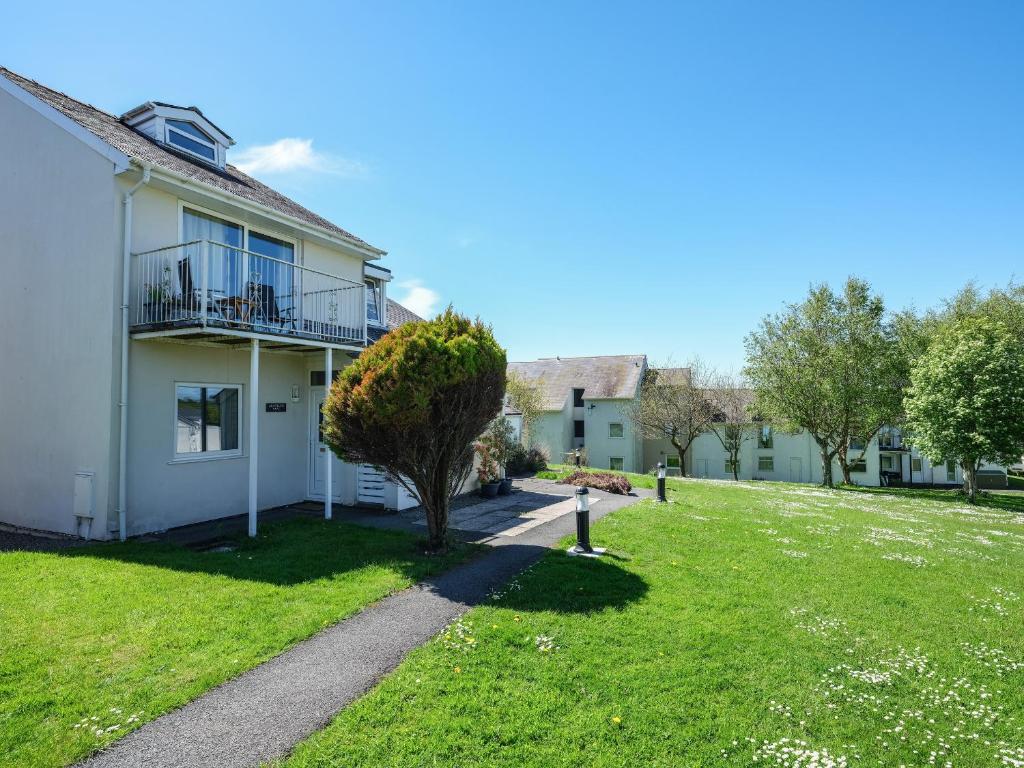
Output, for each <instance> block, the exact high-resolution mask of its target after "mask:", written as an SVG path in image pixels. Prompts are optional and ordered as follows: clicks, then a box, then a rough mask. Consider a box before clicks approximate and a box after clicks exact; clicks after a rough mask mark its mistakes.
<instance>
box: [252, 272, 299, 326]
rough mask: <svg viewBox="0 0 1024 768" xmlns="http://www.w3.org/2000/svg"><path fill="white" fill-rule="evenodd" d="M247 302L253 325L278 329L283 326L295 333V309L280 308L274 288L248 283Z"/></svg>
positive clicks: (292, 307)
mask: <svg viewBox="0 0 1024 768" xmlns="http://www.w3.org/2000/svg"><path fill="white" fill-rule="evenodd" d="M249 302H250V304H251V306H252V309H251V318H252V322H253V323H254V324H255V325H263V326H267V327H273V328H278V329H281V330H284V328H285V326H288V327H290V329H291V330H292V332H294V331H295V307H294V305H289V306H286V307H282V306H281V304H280V302H279V301H278V299H277V296H276V294H275V292H274V286H272V285H269V284H268V283H249Z"/></svg>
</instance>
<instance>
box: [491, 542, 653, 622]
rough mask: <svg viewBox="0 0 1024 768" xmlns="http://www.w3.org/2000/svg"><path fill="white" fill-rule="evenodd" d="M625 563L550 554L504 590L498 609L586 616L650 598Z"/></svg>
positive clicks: (615, 558) (644, 584)
mask: <svg viewBox="0 0 1024 768" xmlns="http://www.w3.org/2000/svg"><path fill="white" fill-rule="evenodd" d="M622 562H628V558H623V557H620V556H616V555H611V554H610V553H609V554H605V555H603V556H601V557H599V558H589V557H570V556H569V555H567V554H566V553H565V552H560V551H559V552H551V553H550V554H549V555H548V556H547V557H545V558H544V559H543V560H541V562H540V563H538V564H537V565H536V566H535V567H534V568H532V569H531V570H529V571H528V572H526V573H524V574H522V575H521V576H519V577H518V578H516V579H515V580H514V581H513V582H512V583H511V584H510V585H509V586H507V587H504V588H502V589H501V590H500V594H501V598H500V599H499V601H498V605H500V606H502V607H505V608H512V609H514V610H520V611H553V612H555V613H583V614H586V613H594V612H597V611H603V610H606V609H608V608H615V609H622V608H625V607H627V606H628V605H630V604H631V603H635V602H637V601H639V600H641V599H642V598H643V597H644V596H645V595H646V594H647V591H648V584H647V582H646V581H644V580H643V579H642V578H641V577H640V576H638V575H637V574H635V573H633V572H632V571H629V570H627V569H626V568H624V567H623V566H622V565H621V564H620V563H622Z"/></svg>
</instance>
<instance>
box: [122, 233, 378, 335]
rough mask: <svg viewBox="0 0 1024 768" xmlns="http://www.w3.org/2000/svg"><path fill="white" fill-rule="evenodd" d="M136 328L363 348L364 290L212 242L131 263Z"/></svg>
mask: <svg viewBox="0 0 1024 768" xmlns="http://www.w3.org/2000/svg"><path fill="white" fill-rule="evenodd" d="M131 286H132V294H131V295H132V302H131V307H130V317H131V325H132V328H133V329H135V330H138V329H140V328H144V329H147V330H159V329H162V328H177V327H194V326H202V327H216V328H236V329H242V330H247V331H254V332H257V333H270V334H274V335H285V336H296V337H300V338H307V339H316V340H320V341H333V342H339V343H355V344H364V343H365V342H366V287H365V286H364V285H362V284H360V283H356V282H353V281H351V280H345V279H344V278H341V277H337V276H336V275H330V274H327V273H326V272H320V271H319V270H316V269H310V268H308V267H301V266H299V265H297V264H291V263H290V262H287V261H281V260H280V259H274V258H271V257H269V256H263V255H261V254H258V253H253V252H251V251H245V250H242V249H241V248H236V247H234V246H230V245H225V244H224V243H217V242H213V241H211V240H195V241H192V242H189V243H182V244H180V245H171V246H167V247H166V248H158V249H156V250H153V251H146V252H144V253H136V254H134V255H133V258H132V275H131Z"/></svg>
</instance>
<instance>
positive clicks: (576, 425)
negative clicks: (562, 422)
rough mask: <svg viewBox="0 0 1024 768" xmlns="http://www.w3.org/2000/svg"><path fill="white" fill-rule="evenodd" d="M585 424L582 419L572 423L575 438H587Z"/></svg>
mask: <svg viewBox="0 0 1024 768" xmlns="http://www.w3.org/2000/svg"><path fill="white" fill-rule="evenodd" d="M583 423H584V422H583V421H582V420H581V419H577V420H576V421H574V422H573V423H572V426H573V437H585V430H584V427H583Z"/></svg>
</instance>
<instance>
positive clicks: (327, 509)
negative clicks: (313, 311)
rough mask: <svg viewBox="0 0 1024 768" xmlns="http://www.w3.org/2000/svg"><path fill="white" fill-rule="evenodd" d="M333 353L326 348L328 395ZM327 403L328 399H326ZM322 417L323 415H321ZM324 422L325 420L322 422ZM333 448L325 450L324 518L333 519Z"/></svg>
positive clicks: (331, 377)
mask: <svg viewBox="0 0 1024 768" xmlns="http://www.w3.org/2000/svg"><path fill="white" fill-rule="evenodd" d="M332 357H333V354H332V350H331V348H330V347H327V349H325V350H324V385H325V386H326V390H325V391H324V394H325V398H326V395H329V394H330V393H331V383H332V382H333V381H334V370H333V368H334V361H333V360H332ZM324 402H325V403H326V399H325V400H324ZM321 418H322V417H321ZM320 423H321V424H323V422H322V421H321V422H320ZM331 458H332V456H331V449H330V448H328V449H327V450H326V451H324V520H330V519H331V505H332V503H333V496H334V489H333V488H332V487H331V480H332V478H331V469H332V467H331V464H332V461H331Z"/></svg>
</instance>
